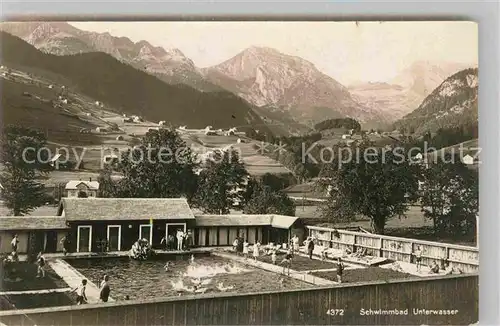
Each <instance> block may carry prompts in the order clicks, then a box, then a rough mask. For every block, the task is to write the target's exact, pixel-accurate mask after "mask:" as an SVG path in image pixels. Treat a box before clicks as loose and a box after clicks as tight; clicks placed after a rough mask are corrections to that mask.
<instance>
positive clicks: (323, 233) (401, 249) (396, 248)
mask: <svg viewBox="0 0 500 326" xmlns="http://www.w3.org/2000/svg"><path fill="white" fill-rule="evenodd" d="M306 227H307V229H308V232H309V235H310V236H312V237H314V238H316V239H317V242H318V244H319V245H321V246H325V247H329V248H335V249H341V250H345V249H349V250H350V251H352V252H356V250H357V249H358V248H365V249H366V253H367V254H368V255H371V256H376V257H385V258H388V259H392V260H396V261H403V262H413V257H414V255H412V253H415V251H416V250H417V248H418V247H420V250H421V252H422V263H423V264H424V265H429V264H430V263H431V262H432V261H436V262H437V263H438V264H439V263H440V262H441V261H443V260H444V261H445V262H446V261H447V262H449V263H450V265H451V266H452V267H454V268H458V269H460V270H462V271H463V272H464V273H476V272H478V270H479V250H478V248H476V247H468V246H459V245H453V244H448V243H440V242H433V241H425V240H417V239H409V238H399V237H391V236H385V235H378V234H370V233H361V232H353V231H347V230H341V229H333V228H324V227H319V226H306Z"/></svg>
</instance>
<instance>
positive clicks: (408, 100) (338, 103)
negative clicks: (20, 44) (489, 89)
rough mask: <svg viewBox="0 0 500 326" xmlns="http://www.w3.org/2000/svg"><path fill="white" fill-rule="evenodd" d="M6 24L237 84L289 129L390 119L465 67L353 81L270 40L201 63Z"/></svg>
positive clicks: (158, 70)
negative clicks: (378, 80) (337, 121)
mask: <svg viewBox="0 0 500 326" xmlns="http://www.w3.org/2000/svg"><path fill="white" fill-rule="evenodd" d="M0 29H2V30H4V31H7V32H8V33H10V34H13V35H16V36H18V37H20V38H22V39H23V40H25V41H26V42H28V43H30V44H31V45H33V46H34V47H36V48H37V49H39V50H41V51H43V52H45V53H50V54H55V55H59V56H61V55H74V54H83V53H89V52H105V53H107V54H109V55H111V56H113V57H114V58H115V59H117V60H119V61H121V62H122V63H126V64H128V65H130V66H132V67H134V68H136V69H138V70H141V71H143V72H146V73H148V74H150V75H154V76H156V77H158V78H159V79H161V80H162V81H164V82H167V83H169V84H174V85H176V84H183V85H187V86H190V87H193V88H195V89H197V90H199V91H202V92H205V93H208V92H220V91H222V90H226V91H229V92H232V93H233V94H235V95H237V96H238V97H240V98H242V99H244V100H245V101H246V102H247V103H248V105H249V106H251V107H253V111H254V112H257V114H258V115H259V116H260V117H261V118H263V119H264V121H268V122H269V121H270V122H272V123H273V124H276V125H281V128H282V129H286V128H287V126H288V125H295V126H299V125H309V126H312V125H314V124H315V123H317V122H319V121H322V120H325V119H328V118H339V117H351V118H355V119H357V120H359V121H360V122H361V123H362V124H363V125H365V126H367V125H370V126H373V124H375V125H376V124H388V123H390V122H393V121H395V120H397V119H399V118H401V117H403V116H404V115H406V114H408V113H409V112H411V111H413V110H414V109H415V108H417V107H418V105H419V104H420V103H421V102H422V100H423V99H424V98H425V97H426V96H427V95H429V94H430V92H432V90H433V89H434V88H435V87H437V86H438V85H439V84H440V83H441V82H442V81H443V80H444V79H445V78H447V77H448V76H450V75H451V74H453V73H455V72H457V71H458V70H460V69H463V68H465V67H464V66H463V65H458V64H450V63H439V64H435V63H431V62H416V63H414V64H413V65H411V66H410V67H408V69H406V70H404V71H402V72H401V73H400V74H399V75H398V76H396V77H395V78H394V79H393V80H391V81H388V82H387V83H358V84H356V85H350V86H349V87H346V86H344V85H342V84H341V83H339V82H338V81H336V80H335V79H334V78H332V77H330V76H328V75H326V74H324V73H322V72H321V71H319V70H318V69H317V68H316V67H315V66H314V64H312V63H311V62H309V61H307V60H305V59H302V58H300V57H296V56H291V55H287V54H283V53H280V52H279V51H277V50H275V49H272V48H268V47H256V46H253V47H250V48H247V49H245V50H243V51H242V52H240V53H239V54H237V55H235V56H234V57H232V58H230V59H228V60H226V61H224V62H222V63H220V64H218V65H216V66H213V67H208V68H203V69H200V68H198V67H196V65H195V64H194V62H193V61H192V60H191V59H189V58H188V57H186V56H185V55H184V54H183V53H182V52H181V51H180V50H179V49H175V48H172V49H164V48H162V47H158V46H153V45H151V44H150V43H149V42H147V41H139V42H133V41H131V40H130V39H128V38H126V37H115V36H112V35H110V34H109V33H95V32H88V31H83V30H80V29H78V28H75V27H73V26H72V25H70V24H68V23H65V22H29V23H25V22H22V23H13V22H10V23H2V24H0ZM280 116H283V117H284V118H283V119H279V117H280ZM294 129H296V130H300V129H304V128H301V127H297V128H294Z"/></svg>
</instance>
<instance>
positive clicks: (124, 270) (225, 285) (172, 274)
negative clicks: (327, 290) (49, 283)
mask: <svg viewBox="0 0 500 326" xmlns="http://www.w3.org/2000/svg"><path fill="white" fill-rule="evenodd" d="M67 261H68V263H69V264H71V265H72V266H73V267H75V268H76V269H77V270H78V271H80V272H81V273H82V274H83V275H85V276H86V277H87V278H88V279H89V280H90V281H92V282H93V283H94V284H96V285H98V284H99V283H100V281H101V280H102V277H103V276H104V275H105V274H107V275H109V277H110V281H109V284H110V287H111V294H110V295H111V297H112V298H113V299H115V300H124V299H125V297H126V296H127V295H128V296H129V298H130V299H131V300H133V299H140V298H152V297H165V296H179V295H192V294H194V293H221V292H225V293H249V292H259V291H271V290H280V289H299V288H310V287H313V286H314V285H312V284H309V283H305V282H302V281H299V280H296V279H292V278H289V277H283V276H282V275H281V274H276V273H273V272H268V271H264V270H260V269H256V268H253V267H249V266H246V265H242V264H238V263H235V262H233V261H231V260H227V259H224V258H220V257H215V256H201V257H195V259H194V261H191V260H190V259H189V257H181V256H163V257H161V256H160V258H159V259H155V260H151V261H135V260H131V259H130V258H128V257H120V258H117V257H108V258H93V259H67ZM167 261H170V266H169V271H165V268H164V266H165V264H166V263H167ZM281 278H283V281H282V282H280V279H281ZM195 290H197V292H194V291H195Z"/></svg>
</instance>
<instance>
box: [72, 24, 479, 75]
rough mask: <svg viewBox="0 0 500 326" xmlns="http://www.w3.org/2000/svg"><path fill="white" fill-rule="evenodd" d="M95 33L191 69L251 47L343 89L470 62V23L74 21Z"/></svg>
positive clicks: (474, 58)
mask: <svg viewBox="0 0 500 326" xmlns="http://www.w3.org/2000/svg"><path fill="white" fill-rule="evenodd" d="M71 24H72V25H73V26H75V27H77V28H80V29H83V30H88V31H95V32H109V33H110V34H111V35H113V36H126V37H128V38H130V39H131V40H132V41H134V42H137V41H140V40H146V41H148V42H150V43H151V44H152V45H155V46H158V45H159V46H163V47H165V48H170V47H175V48H178V49H180V50H181V51H182V52H183V53H184V54H185V55H186V56H188V57H189V58H191V59H192V60H193V61H194V63H195V64H196V65H197V66H198V67H208V66H212V65H216V64H219V63H221V62H223V61H225V60H227V59H229V58H231V57H233V56H234V55H236V54H238V53H239V52H241V51H242V50H244V49H245V48H247V47H249V46H251V45H257V46H268V47H272V48H275V49H277V50H279V51H280V52H283V53H285V54H290V55H296V56H300V57H302V58H304V59H306V60H308V61H311V62H312V63H313V64H314V65H315V66H316V67H317V68H318V69H320V70H321V71H323V72H324V73H326V74H328V75H330V76H331V77H333V78H335V79H336V80H338V81H339V82H341V83H343V84H345V85H348V84H350V83H352V82H354V81H388V80H389V79H391V78H392V77H394V76H395V75H396V74H397V73H398V72H399V71H401V70H402V69H404V68H406V67H407V66H409V65H410V64H411V63H413V62H414V61H420V60H428V61H433V62H440V61H447V62H457V63H467V64H471V65H472V64H474V65H477V62H478V29H477V25H476V24H475V23H472V22H384V23H378V22H360V23H359V25H358V26H356V24H355V23H354V22H74V23H71Z"/></svg>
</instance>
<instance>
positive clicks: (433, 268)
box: [429, 261, 439, 274]
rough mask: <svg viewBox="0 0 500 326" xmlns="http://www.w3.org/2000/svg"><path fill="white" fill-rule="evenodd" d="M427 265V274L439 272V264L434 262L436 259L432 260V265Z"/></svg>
mask: <svg viewBox="0 0 500 326" xmlns="http://www.w3.org/2000/svg"><path fill="white" fill-rule="evenodd" d="M429 267H430V271H429V274H439V265H438V264H437V263H436V261H433V262H432V265H431V266H429Z"/></svg>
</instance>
